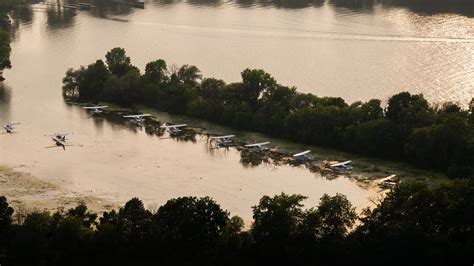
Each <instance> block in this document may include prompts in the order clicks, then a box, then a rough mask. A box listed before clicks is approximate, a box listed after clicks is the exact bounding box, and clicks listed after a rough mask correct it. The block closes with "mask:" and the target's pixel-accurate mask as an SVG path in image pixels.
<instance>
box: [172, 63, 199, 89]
mask: <svg viewBox="0 0 474 266" xmlns="http://www.w3.org/2000/svg"><path fill="white" fill-rule="evenodd" d="M176 74H177V77H178V80H179V81H180V82H183V83H184V84H188V85H191V86H196V85H197V83H198V81H199V80H201V78H202V75H201V70H199V68H197V67H196V66H192V65H183V66H181V67H180V68H179V69H178V72H177V73H176Z"/></svg>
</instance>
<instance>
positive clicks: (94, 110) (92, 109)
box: [82, 105, 108, 115]
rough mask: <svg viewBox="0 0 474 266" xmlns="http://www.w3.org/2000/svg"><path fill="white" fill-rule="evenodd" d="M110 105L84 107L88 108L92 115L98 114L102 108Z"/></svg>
mask: <svg viewBox="0 0 474 266" xmlns="http://www.w3.org/2000/svg"><path fill="white" fill-rule="evenodd" d="M107 107H108V106H106V105H102V106H87V107H82V108H84V109H86V110H88V111H89V112H90V113H91V114H92V115H98V114H101V113H102V112H103V110H102V109H104V108H107Z"/></svg>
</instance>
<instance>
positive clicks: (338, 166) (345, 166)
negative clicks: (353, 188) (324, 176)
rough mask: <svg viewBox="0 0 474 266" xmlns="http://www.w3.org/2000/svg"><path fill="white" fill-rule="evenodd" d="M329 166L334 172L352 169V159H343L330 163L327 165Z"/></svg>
mask: <svg viewBox="0 0 474 266" xmlns="http://www.w3.org/2000/svg"><path fill="white" fill-rule="evenodd" d="M329 168H330V169H331V170H334V171H336V172H346V171H350V170H352V169H353V168H354V167H352V161H345V162H340V163H332V164H330V165H329Z"/></svg>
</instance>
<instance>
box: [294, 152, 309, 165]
mask: <svg viewBox="0 0 474 266" xmlns="http://www.w3.org/2000/svg"><path fill="white" fill-rule="evenodd" d="M310 152H311V150H306V151H304V152H300V153H296V154H293V158H294V159H295V160H297V161H300V162H304V161H309V160H311V159H312V157H311V156H309V155H308V154H309V153H310Z"/></svg>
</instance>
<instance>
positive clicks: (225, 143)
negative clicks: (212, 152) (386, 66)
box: [209, 135, 235, 148]
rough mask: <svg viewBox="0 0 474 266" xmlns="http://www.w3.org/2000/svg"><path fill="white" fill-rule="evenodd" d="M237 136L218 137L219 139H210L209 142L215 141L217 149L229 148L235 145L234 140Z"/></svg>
mask: <svg viewBox="0 0 474 266" xmlns="http://www.w3.org/2000/svg"><path fill="white" fill-rule="evenodd" d="M234 137H235V135H226V136H217V137H210V138H209V142H213V141H215V142H216V143H217V148H220V147H229V146H230V145H232V143H234V141H233V140H232V139H233V138H234Z"/></svg>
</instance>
